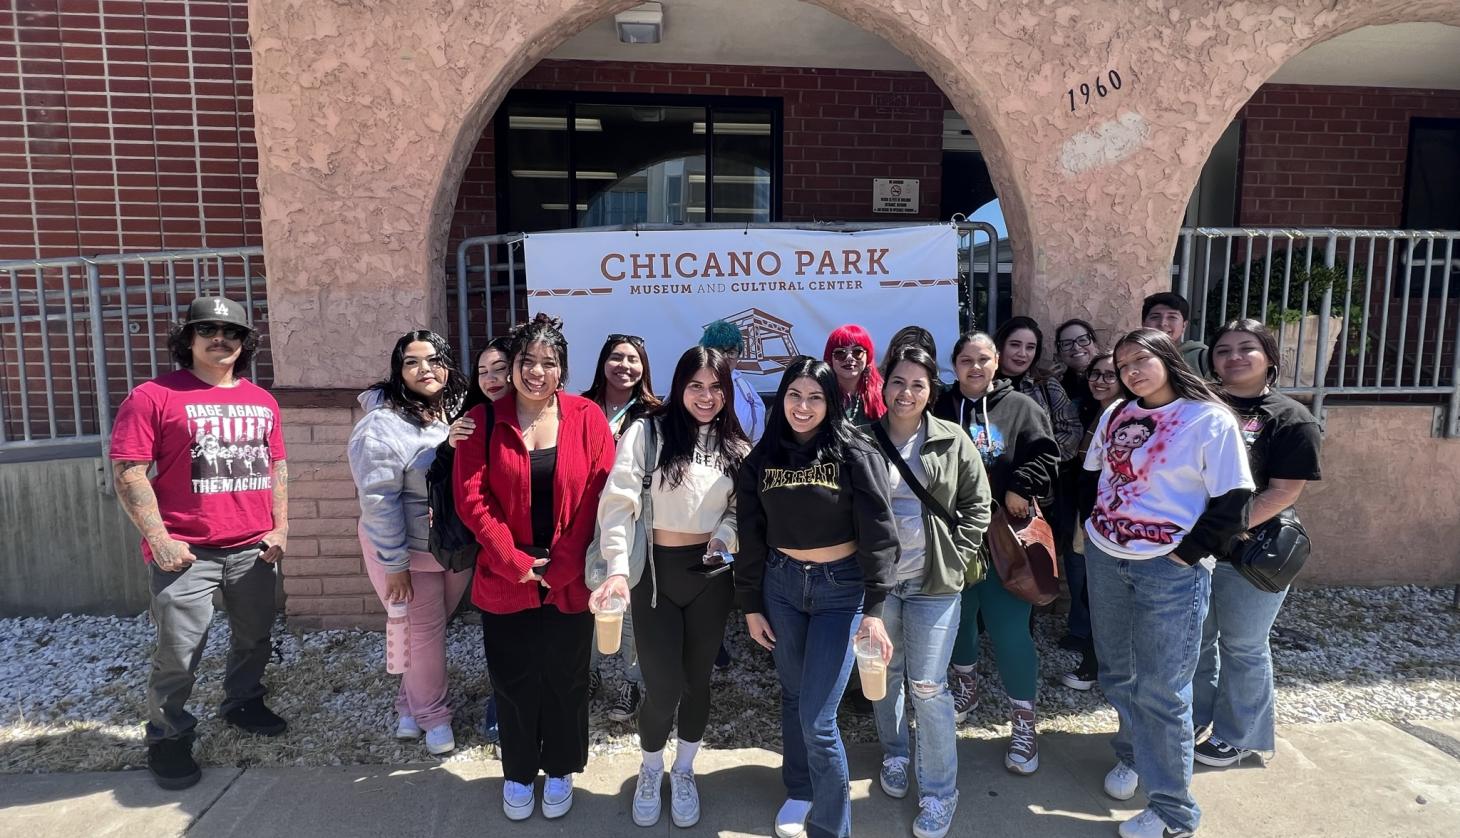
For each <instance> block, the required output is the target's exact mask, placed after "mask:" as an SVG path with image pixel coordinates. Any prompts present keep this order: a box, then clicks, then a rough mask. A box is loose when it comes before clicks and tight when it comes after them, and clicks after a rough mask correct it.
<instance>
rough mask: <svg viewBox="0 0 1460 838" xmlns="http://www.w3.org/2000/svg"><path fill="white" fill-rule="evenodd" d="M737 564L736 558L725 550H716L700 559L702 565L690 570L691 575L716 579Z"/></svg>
mask: <svg viewBox="0 0 1460 838" xmlns="http://www.w3.org/2000/svg"><path fill="white" fill-rule="evenodd" d="M734 563H735V556H734V555H732V554H730V553H726V552H725V551H723V550H716V551H715V552H713V553H706V554H705V557H704V558H702V559H700V563H699V564H697V565H695V566H694V567H692V568H690V569H689V571H690V573H698V574H700V575H701V576H705V577H707V578H714V577H716V576H719V575H720V574H722V573H724V572H725V571H727V570H729V569H730V566H731V565H733V564H734Z"/></svg>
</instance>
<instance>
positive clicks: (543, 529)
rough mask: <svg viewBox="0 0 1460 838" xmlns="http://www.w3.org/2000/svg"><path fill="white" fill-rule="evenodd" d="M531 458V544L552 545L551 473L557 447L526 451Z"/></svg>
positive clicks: (545, 546) (555, 459)
mask: <svg viewBox="0 0 1460 838" xmlns="http://www.w3.org/2000/svg"><path fill="white" fill-rule="evenodd" d="M528 457H529V458H530V459H531V460H532V471H531V472H530V473H531V475H532V546H533V547H537V548H539V549H543V550H546V549H547V548H549V547H551V546H553V474H554V473H555V472H556V471H557V470H558V449H557V448H556V447H553V448H539V449H537V450H536V451H530V452H528Z"/></svg>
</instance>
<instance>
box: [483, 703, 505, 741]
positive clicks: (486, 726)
mask: <svg viewBox="0 0 1460 838" xmlns="http://www.w3.org/2000/svg"><path fill="white" fill-rule="evenodd" d="M477 733H480V734H481V735H482V739H483V740H484V741H485V742H486V743H487V744H488V745H495V744H497V743H498V742H499V741H501V739H502V737H501V735H500V734H498V732H497V697H496V696H495V695H494V696H491V697H490V698H488V699H487V702H486V704H485V706H483V708H482V723H481V724H479V725H477Z"/></svg>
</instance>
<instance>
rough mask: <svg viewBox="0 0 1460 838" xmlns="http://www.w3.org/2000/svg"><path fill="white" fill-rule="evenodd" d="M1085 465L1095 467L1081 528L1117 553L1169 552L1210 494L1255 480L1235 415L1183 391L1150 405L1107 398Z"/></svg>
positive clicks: (1245, 486) (1150, 554)
mask: <svg viewBox="0 0 1460 838" xmlns="http://www.w3.org/2000/svg"><path fill="white" fill-rule="evenodd" d="M1085 468H1086V469H1087V470H1089V471H1098V472H1100V480H1099V484H1098V487H1097V490H1096V495H1095V508H1094V510H1093V511H1092V512H1091V513H1090V517H1089V519H1088V520H1087V521H1086V522H1085V534H1086V535H1087V536H1088V537H1089V538H1090V539H1091V540H1092V541H1094V543H1095V546H1097V547H1099V548H1100V550H1101V551H1102V552H1105V553H1107V554H1108V555H1111V556H1115V557H1116V558H1121V559H1153V558H1156V557H1159V556H1165V555H1168V554H1170V553H1171V551H1173V550H1175V549H1176V545H1178V544H1180V543H1181V540H1182V539H1183V538H1185V537H1186V534H1187V533H1188V532H1190V531H1191V527H1192V525H1193V524H1195V523H1196V521H1197V519H1198V518H1200V517H1201V514H1202V513H1203V512H1204V511H1206V508H1207V502H1208V501H1209V500H1211V499H1212V498H1215V497H1220V496H1222V495H1225V494H1226V493H1228V492H1230V491H1233V490H1235V489H1251V488H1254V487H1253V483H1252V472H1251V470H1250V469H1249V467H1248V464H1247V448H1246V445H1245V443H1244V441H1243V439H1242V432H1241V430H1240V429H1239V428H1238V426H1237V418H1236V417H1235V416H1234V415H1233V414H1232V412H1231V411H1230V410H1227V409H1226V408H1225V407H1223V406H1221V405H1216V404H1211V403H1209V402H1200V401H1190V400H1187V399H1177V400H1176V401H1174V402H1171V403H1170V404H1167V405H1164V406H1162V407H1158V408H1156V409H1154V410H1147V409H1146V408H1143V407H1141V406H1140V405H1139V404H1138V403H1136V402H1119V403H1117V404H1115V405H1112V406H1111V407H1110V408H1109V409H1107V410H1106V411H1105V414H1104V415H1103V416H1101V417H1100V422H1099V423H1098V424H1097V425H1096V427H1095V435H1094V437H1093V438H1092V439H1091V440H1090V450H1089V451H1088V452H1087V453H1086V454H1085Z"/></svg>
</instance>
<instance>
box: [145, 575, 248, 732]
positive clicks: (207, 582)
mask: <svg viewBox="0 0 1460 838" xmlns="http://www.w3.org/2000/svg"><path fill="white" fill-rule="evenodd" d="M192 551H193V555H194V556H196V557H197V559H198V560H197V561H196V562H194V563H193V564H191V565H189V566H188V567H186V568H184V569H183V570H181V571H178V572H176V573H167V572H164V571H162V570H159V569H158V568H157V566H156V565H155V564H153V565H148V572H149V573H150V574H151V586H152V605H151V613H152V624H153V625H154V626H156V627H157V650H156V651H155V652H153V654H152V674H151V676H150V677H149V678H148V679H147V744H149V745H150V744H153V743H155V742H160V741H161V740H163V739H176V738H183V739H187V740H189V741H191V739H192V738H193V728H194V727H195V726H196V725H197V723H198V720H197V718H195V717H194V716H193V714H191V713H189V712H188V711H187V708H186V707H185V705H186V704H187V700H188V697H189V696H190V695H192V692H193V684H194V682H196V681H197V675H196V673H197V671H198V662H199V661H200V660H202V657H203V647H204V646H205V645H207V643H208V625H209V623H211V622H212V620H213V592H214V591H216V590H219V589H220V588H221V589H222V591H223V603H224V607H225V608H226V610H227V613H228V627H229V630H230V632H231V633H232V645H231V648H230V649H229V651H228V668H227V670H226V673H225V675H224V678H223V695H224V698H223V706H222V708H220V711H219V712H220V713H227V712H228V711H229V710H232V709H233V708H235V707H237V706H239V705H241V704H244V703H246V702H248V701H251V700H252V699H255V698H261V697H263V695H264V692H265V690H264V685H263V676H264V667H265V666H266V665H267V664H268V662H269V652H270V650H271V649H272V647H271V646H270V644H269V631H270V629H272V628H273V625H274V585H275V579H274V574H275V569H274V566H273V565H271V564H268V563H266V562H262V561H259V556H260V555H261V554H262V552H263V551H261V550H260V549H259V548H258V547H257V546H251V547H235V548H232V549H226V550H214V549H211V548H208V547H198V546H193V547H192Z"/></svg>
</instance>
